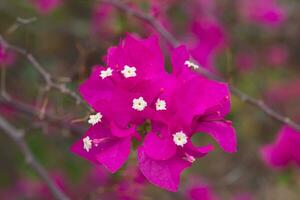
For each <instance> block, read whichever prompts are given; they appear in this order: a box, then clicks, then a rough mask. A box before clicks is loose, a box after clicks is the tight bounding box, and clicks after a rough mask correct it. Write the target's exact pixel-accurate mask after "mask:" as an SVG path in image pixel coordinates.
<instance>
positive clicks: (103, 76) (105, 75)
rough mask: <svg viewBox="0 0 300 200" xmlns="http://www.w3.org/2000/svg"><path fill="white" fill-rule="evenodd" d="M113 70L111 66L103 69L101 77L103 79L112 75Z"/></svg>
mask: <svg viewBox="0 0 300 200" xmlns="http://www.w3.org/2000/svg"><path fill="white" fill-rule="evenodd" d="M112 72H113V70H112V69H111V68H110V67H109V68H107V69H106V70H102V71H101V73H100V77H101V78H102V79H105V78H106V77H109V76H111V75H112Z"/></svg>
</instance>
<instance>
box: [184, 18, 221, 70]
mask: <svg viewBox="0 0 300 200" xmlns="http://www.w3.org/2000/svg"><path fill="white" fill-rule="evenodd" d="M192 32H193V33H194V35H195V38H196V41H195V43H194V44H193V45H192V46H190V52H191V55H192V56H193V58H195V60H197V62H198V63H199V64H200V65H201V66H202V67H204V68H206V69H209V70H211V71H215V70H216V69H215V64H214V62H215V60H216V57H217V55H218V54H219V53H220V52H221V51H222V50H224V49H225V47H226V43H227V41H226V40H227V39H226V34H225V30H224V28H223V26H222V25H221V24H220V23H219V22H218V21H216V20H215V19H212V18H203V19H200V20H195V21H194V22H193V25H192Z"/></svg>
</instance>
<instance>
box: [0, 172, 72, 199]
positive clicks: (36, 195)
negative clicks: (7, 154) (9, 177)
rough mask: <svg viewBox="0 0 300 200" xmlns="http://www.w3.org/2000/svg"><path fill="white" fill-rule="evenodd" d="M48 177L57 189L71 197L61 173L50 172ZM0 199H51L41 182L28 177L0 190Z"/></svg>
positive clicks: (50, 193) (48, 191)
mask: <svg viewBox="0 0 300 200" xmlns="http://www.w3.org/2000/svg"><path fill="white" fill-rule="evenodd" d="M50 176H51V178H52V179H53V180H54V182H55V184H56V185H57V186H58V187H59V188H61V189H62V190H63V191H64V192H65V193H67V194H68V195H70V196H72V195H71V192H70V191H71V190H70V188H69V186H68V184H67V181H66V179H65V177H64V176H63V175H62V174H61V173H58V172H52V173H51V174H50ZM0 197H1V199H45V200H51V199H53V196H52V192H50V190H49V187H48V186H47V185H46V184H45V183H44V182H43V181H41V180H35V179H31V178H28V177H22V178H20V179H19V180H18V181H17V182H16V183H14V185H12V187H10V188H6V189H5V188H1V190H0Z"/></svg>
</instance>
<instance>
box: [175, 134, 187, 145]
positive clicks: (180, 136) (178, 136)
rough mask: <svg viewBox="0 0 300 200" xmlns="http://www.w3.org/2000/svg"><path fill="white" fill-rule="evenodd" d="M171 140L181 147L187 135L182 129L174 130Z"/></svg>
mask: <svg viewBox="0 0 300 200" xmlns="http://www.w3.org/2000/svg"><path fill="white" fill-rule="evenodd" d="M173 141H174V143H175V144H176V145H177V146H181V147H183V145H185V144H186V143H187V136H186V134H185V133H184V132H182V131H179V132H176V133H175V134H173Z"/></svg>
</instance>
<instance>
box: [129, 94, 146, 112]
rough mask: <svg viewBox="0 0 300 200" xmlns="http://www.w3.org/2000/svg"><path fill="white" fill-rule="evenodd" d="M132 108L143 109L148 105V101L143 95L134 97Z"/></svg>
mask: <svg viewBox="0 0 300 200" xmlns="http://www.w3.org/2000/svg"><path fill="white" fill-rule="evenodd" d="M132 103H133V104H132V108H133V109H135V110H138V111H142V110H144V109H145V108H146V107H147V102H146V101H145V100H144V98H143V97H139V98H138V99H133V101H132Z"/></svg>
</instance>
